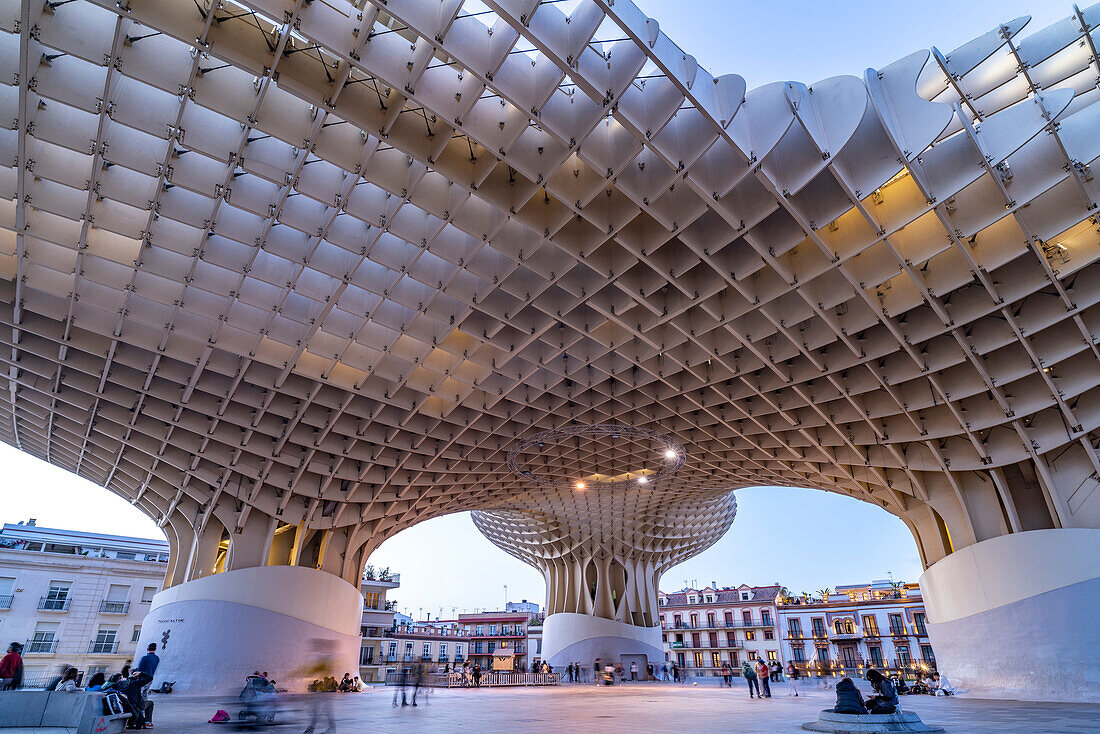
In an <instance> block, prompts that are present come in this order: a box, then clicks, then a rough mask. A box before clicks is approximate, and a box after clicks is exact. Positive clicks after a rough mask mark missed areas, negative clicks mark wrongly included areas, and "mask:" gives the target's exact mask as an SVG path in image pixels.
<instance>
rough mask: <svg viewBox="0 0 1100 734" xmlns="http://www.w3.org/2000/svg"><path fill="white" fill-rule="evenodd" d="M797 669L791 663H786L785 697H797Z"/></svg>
mask: <svg viewBox="0 0 1100 734" xmlns="http://www.w3.org/2000/svg"><path fill="white" fill-rule="evenodd" d="M798 676H799V673H798V667H797V666H796V665H795V664H794V663H793V662H792V663H787V695H788V696H797V695H798Z"/></svg>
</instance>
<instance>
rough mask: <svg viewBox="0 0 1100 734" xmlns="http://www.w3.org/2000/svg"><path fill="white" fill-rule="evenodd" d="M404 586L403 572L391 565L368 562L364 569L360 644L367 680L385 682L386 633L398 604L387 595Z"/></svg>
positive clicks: (361, 672)
mask: <svg viewBox="0 0 1100 734" xmlns="http://www.w3.org/2000/svg"><path fill="white" fill-rule="evenodd" d="M399 586H401V574H398V573H391V572H390V570H389V569H388V568H385V569H381V570H378V569H375V567H374V566H371V565H368V566H367V567H366V569H365V570H364V571H363V580H362V583H361V584H360V587H359V588H360V591H361V592H362V593H363V622H362V626H361V627H360V633H361V634H362V637H363V639H362V641H361V642H360V647H359V679H360V680H362V681H365V682H367V683H370V682H376V681H384V680H385V675H386V661H385V659H384V657H385V652H384V651H385V650H386V647H387V645H386V640H385V639H384V638H385V635H386V633H387V632H388V631H389V630H390V629H392V628H393V626H394V616H395V614H396V611H395V608H396V606H397V603H396V602H395V601H393V600H392V599H388V598H387V597H386V594H387V593H388V592H390V591H393V590H394V589H396V588H398V587H399Z"/></svg>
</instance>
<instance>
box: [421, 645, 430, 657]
mask: <svg viewBox="0 0 1100 734" xmlns="http://www.w3.org/2000/svg"><path fill="white" fill-rule="evenodd" d="M420 659H421V660H431V659H432V643H430V642H425V643H424V649H423V650H421V651H420Z"/></svg>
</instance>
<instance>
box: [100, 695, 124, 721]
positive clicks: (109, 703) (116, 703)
mask: <svg viewBox="0 0 1100 734" xmlns="http://www.w3.org/2000/svg"><path fill="white" fill-rule="evenodd" d="M124 713H126V711H125V710H124V709H123V707H122V696H120V695H118V693H117V692H115V691H108V692H107V693H106V694H104V696H103V715H104V716H115V715H118V714H124Z"/></svg>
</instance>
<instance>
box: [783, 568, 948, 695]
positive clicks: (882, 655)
mask: <svg viewBox="0 0 1100 734" xmlns="http://www.w3.org/2000/svg"><path fill="white" fill-rule="evenodd" d="M778 608H779V625H780V629H781V630H782V634H783V652H784V655H785V656H786V657H787V659H789V660H790V661H792V662H794V663H795V664H796V665H798V666H799V667H800V668H802V669H803V670H805V671H806V672H807V673H809V674H811V675H814V676H843V675H862V673H863V671H864V670H866V669H867V668H868V667H872V668H878V669H880V670H886V671H889V672H892V673H893V672H896V673H899V674H901V675H903V676H912V675H913V674H915V672H916V670H917V669H921V668H923V669H935V667H936V656H935V653H934V652H933V650H932V643H931V641H930V640H929V638H928V622H927V615H926V613H925V608H924V600H923V598H922V597H921V592H920V587H919V586H918V585H917V584H906V583H895V582H890V581H885V580H879V581H872V582H871V583H869V584H855V585H850V586H838V587H836V589H834V590H832V592H831V593H829V594H828V595H827V596H823V597H819V598H813V597H809V596H803V597H788V598H784V599H782V600H780V602H779V607H778Z"/></svg>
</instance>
